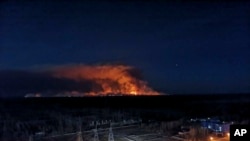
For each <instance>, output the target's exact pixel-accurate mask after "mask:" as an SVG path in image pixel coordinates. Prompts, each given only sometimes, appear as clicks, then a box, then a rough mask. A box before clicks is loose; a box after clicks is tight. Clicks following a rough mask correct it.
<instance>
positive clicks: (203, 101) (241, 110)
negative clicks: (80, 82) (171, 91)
mask: <svg viewBox="0 0 250 141" xmlns="http://www.w3.org/2000/svg"><path fill="white" fill-rule="evenodd" d="M249 107H250V94H222V95H219V94H218V95H215V94H214V95H168V96H118V97H114V96H113V97H111V96H110V97H53V98H52V97H47V98H15V99H13V98H12V99H0V112H1V113H6V112H7V113H8V112H14V111H15V112H21V113H23V112H25V111H32V110H34V111H37V110H39V111H43V110H46V111H48V110H51V111H53V110H56V111H58V112H63V111H64V110H67V109H69V110H72V111H75V110H76V111H77V110H80V109H91V108H94V109H109V110H132V111H137V110H138V112H139V113H140V111H146V112H147V111H148V112H149V113H150V112H153V113H154V114H159V117H161V115H162V116H164V115H168V116H170V117H171V116H173V117H175V116H190V117H197V116H198V117H199V116H226V117H227V116H228V117H229V116H230V117H238V118H249V117H250V110H249ZM23 114H25V113H23ZM154 114H152V116H153V117H155V118H157V117H156V116H155V115H154ZM17 118H18V117H17Z"/></svg>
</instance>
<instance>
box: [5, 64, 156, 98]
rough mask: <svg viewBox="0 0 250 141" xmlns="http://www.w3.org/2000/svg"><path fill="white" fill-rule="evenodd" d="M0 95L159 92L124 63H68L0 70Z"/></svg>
mask: <svg viewBox="0 0 250 141" xmlns="http://www.w3.org/2000/svg"><path fill="white" fill-rule="evenodd" d="M0 94H1V96H13V95H14V96H21V95H23V96H24V95H26V96H107V95H159V93H158V92H156V91H154V90H153V89H151V88H150V87H149V86H148V84H147V82H146V81H144V80H143V77H142V74H141V72H140V71H139V70H137V69H135V68H133V67H131V66H127V65H67V66H57V67H53V68H51V67H50V68H45V69H44V68H43V69H42V70H41V69H40V70H39V71H37V70H36V71H34V70H33V71H16V70H15V71H13V70H12V71H0Z"/></svg>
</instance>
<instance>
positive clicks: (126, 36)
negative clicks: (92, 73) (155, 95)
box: [0, 0, 250, 93]
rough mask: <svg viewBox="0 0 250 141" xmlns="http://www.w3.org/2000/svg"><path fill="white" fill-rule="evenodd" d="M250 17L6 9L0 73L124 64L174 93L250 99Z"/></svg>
mask: <svg viewBox="0 0 250 141" xmlns="http://www.w3.org/2000/svg"><path fill="white" fill-rule="evenodd" d="M249 13H250V4H249V3H243V2H238V3H237V2H234V3H223V2H221V3H208V2H203V3H201V2H189V3H174V2H142V1H139V2H125V1H120V2H97V1H94V2H93V1H89V2H86V1H85V2H80V1H77V2H66V1H64V2H55V1H54V2H49V1H47V2H45V1H40V2H38V1H36V2H33V1H31V0H30V1H27V0H26V1H25V2H15V1H12V2H11V1H10V2H1V3H0V70H16V69H30V68H33V67H37V66H46V65H51V66H53V65H64V64H80V63H81V64H96V63H112V62H122V63H125V64H128V65H131V66H135V67H137V68H139V69H141V70H142V71H143V73H144V76H145V79H146V80H148V81H149V84H150V85H151V86H152V87H154V88H156V89H160V90H163V91H165V92H167V93H250V44H249V39H250V29H249V25H250V14H249ZM0 81H1V80H0Z"/></svg>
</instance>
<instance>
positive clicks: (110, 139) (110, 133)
mask: <svg viewBox="0 0 250 141" xmlns="http://www.w3.org/2000/svg"><path fill="white" fill-rule="evenodd" d="M109 141H115V140H114V135H113V131H112V123H110V127H109Z"/></svg>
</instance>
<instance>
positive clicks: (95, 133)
mask: <svg viewBox="0 0 250 141" xmlns="http://www.w3.org/2000/svg"><path fill="white" fill-rule="evenodd" d="M94 141H99V136H98V130H97V125H96V126H95V129H94Z"/></svg>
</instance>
